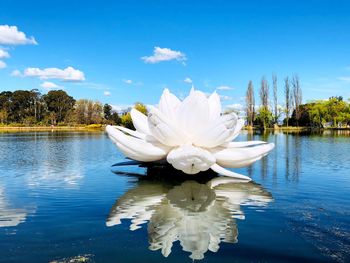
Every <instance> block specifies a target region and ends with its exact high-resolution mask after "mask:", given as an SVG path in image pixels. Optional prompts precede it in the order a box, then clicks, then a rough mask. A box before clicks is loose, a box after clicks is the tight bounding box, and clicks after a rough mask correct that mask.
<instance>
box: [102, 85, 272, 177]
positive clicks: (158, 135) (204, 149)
mask: <svg viewBox="0 0 350 263" xmlns="http://www.w3.org/2000/svg"><path fill="white" fill-rule="evenodd" d="M131 118H132V122H133V124H134V127H135V128H136V131H134V130H130V129H127V128H125V127H121V126H107V128H106V131H107V133H108V134H109V136H110V138H111V139H112V140H113V141H114V142H115V144H116V145H117V146H118V148H119V149H120V150H121V151H122V152H123V153H124V154H125V155H126V156H127V157H129V158H130V159H133V160H136V161H140V162H155V161H160V160H163V159H166V160H167V162H168V163H170V164H171V165H172V166H173V167H174V168H176V169H178V170H181V171H183V172H184V173H186V174H196V173H199V172H201V171H206V170H208V169H210V168H211V169H212V170H214V171H215V172H217V173H219V174H222V175H225V176H230V177H234V178H238V179H243V180H248V181H249V180H251V179H250V178H249V177H247V176H244V175H240V174H237V173H234V172H232V171H230V170H227V169H225V168H223V167H227V168H238V167H244V166H247V165H250V164H252V163H253V162H255V161H257V160H259V159H260V158H262V157H263V156H265V155H266V154H267V153H268V152H270V151H271V150H272V149H273V148H274V144H273V143H266V142H263V141H248V142H232V140H233V139H235V138H236V137H237V136H238V134H239V132H240V130H241V129H242V127H243V125H244V120H243V119H238V117H237V115H236V114H235V113H228V114H222V113H221V103H220V97H219V95H218V94H217V93H216V92H214V93H213V94H211V95H210V96H209V97H208V98H207V96H206V95H205V94H204V93H203V92H201V91H198V90H194V89H193V88H192V89H191V92H190V94H189V96H188V97H186V98H185V99H184V100H183V101H180V100H179V99H178V98H177V97H176V96H175V95H174V94H172V93H170V92H169V90H168V89H165V90H164V92H163V94H162V96H161V98H160V101H159V105H158V107H154V106H151V107H150V110H149V113H148V116H145V115H144V114H142V113H141V112H139V111H138V110H136V109H132V110H131Z"/></svg>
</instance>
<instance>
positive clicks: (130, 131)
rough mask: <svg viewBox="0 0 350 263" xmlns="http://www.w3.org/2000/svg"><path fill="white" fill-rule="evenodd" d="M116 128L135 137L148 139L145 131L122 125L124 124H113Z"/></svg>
mask: <svg viewBox="0 0 350 263" xmlns="http://www.w3.org/2000/svg"><path fill="white" fill-rule="evenodd" d="M113 127H114V128H116V129H118V130H120V131H122V132H125V133H127V134H129V135H131V136H133V137H135V138H139V139H142V140H145V139H146V136H147V135H146V134H144V133H141V132H138V131H134V130H130V129H128V128H125V127H122V126H113Z"/></svg>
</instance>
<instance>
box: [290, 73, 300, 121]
mask: <svg viewBox="0 0 350 263" xmlns="http://www.w3.org/2000/svg"><path fill="white" fill-rule="evenodd" d="M292 87H293V103H294V108H295V118H296V122H297V126H299V119H300V113H301V111H300V105H301V103H302V92H301V88H300V82H299V77H298V75H294V76H293V78H292Z"/></svg>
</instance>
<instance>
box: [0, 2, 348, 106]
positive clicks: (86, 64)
mask: <svg viewBox="0 0 350 263" xmlns="http://www.w3.org/2000/svg"><path fill="white" fill-rule="evenodd" d="M349 13H350V3H348V2H347V1H63V0H62V1H15V0H12V1H8V0H2V1H1V8H0V25H3V26H5V25H7V26H9V27H11V30H12V29H14V28H13V26H16V27H17V28H16V30H17V31H18V32H22V33H24V34H25V40H23V39H22V40H23V41H22V43H19V42H17V43H15V42H12V43H8V42H9V41H7V42H6V39H5V40H4V37H8V35H6V32H5V33H3V38H1V30H0V49H1V50H3V51H5V52H6V53H7V54H8V55H7V56H5V55H4V53H3V55H2V58H1V52H0V61H2V62H3V64H2V65H3V66H2V69H0V91H3V90H15V89H33V88H39V89H41V90H42V91H43V92H47V90H48V89H49V88H50V87H51V88H52V86H53V85H57V86H59V87H63V88H64V89H65V90H66V91H67V92H68V93H69V94H71V95H73V96H74V97H75V98H77V99H79V98H90V99H98V100H100V101H102V102H107V103H111V104H113V105H130V104H132V103H134V102H136V101H142V102H144V103H146V104H155V103H157V101H158V99H159V96H160V94H161V92H162V90H163V88H165V87H168V88H170V89H171V90H172V91H173V92H174V93H175V94H177V95H179V96H184V95H186V94H187V92H188V91H189V89H190V87H191V85H192V84H193V85H194V86H195V87H196V88H198V89H200V90H203V91H205V92H212V91H214V90H216V89H217V88H218V87H222V86H225V87H229V88H230V89H226V90H220V89H219V90H218V92H219V93H220V94H221V95H222V98H223V103H224V104H225V105H232V104H243V103H244V102H243V101H242V100H243V97H244V94H245V91H246V87H247V84H248V81H249V80H252V81H253V83H254V86H255V90H256V96H257V97H258V88H259V83H260V80H261V77H262V76H266V78H267V79H268V80H269V81H270V82H271V74H272V73H275V74H276V75H277V77H278V80H279V92H280V97H281V99H282V97H283V84H282V80H283V78H284V77H286V76H291V75H292V74H294V73H297V74H298V75H299V77H300V80H301V86H302V90H303V95H304V101H307V100H310V99H323V98H328V97H329V96H332V95H342V96H344V97H345V98H350V44H349V43H350V16H349ZM3 29H4V27H3ZM7 29H8V28H7ZM4 30H5V29H4ZM5 31H6V30H5ZM7 31H9V30H7ZM18 32H15V33H18ZM7 33H8V32H7ZM12 33H13V32H12ZM4 34H5V36H4ZM11 36H12V37H14V35H11ZM11 36H10V37H11ZM22 37H23V35H22ZM31 37H33V38H31ZM1 39H2V40H1ZM1 41H2V42H1ZM14 41H21V40H20V39H15V40H14ZM155 47H159V48H160V49H159V50H158V51H159V52H160V53H162V54H163V59H165V60H166V59H168V60H166V61H159V57H157V56H156V57H152V55H154V51H155ZM175 51H176V52H175ZM164 56H165V57H164ZM145 57H148V59H147V58H145ZM149 57H151V58H149ZM142 58H143V59H142ZM171 58H173V59H171ZM147 62H148V63H147ZM150 62H153V63H150ZM154 62H158V63H154ZM4 63H5V64H6V66H5V65H4ZM0 67H1V63H0ZM67 67H71V68H73V69H72V70H73V72H71V73H74V74H75V73H77V74H78V75H74V76H73V77H72V76H71V75H69V76H70V77H72V78H70V77H69V76H68V77H67V76H66V75H65V74H68V73H69V72H68V71H69V70H68V71H63V70H64V69H66V68H67ZM47 68H56V69H57V70H58V71H57V70H56V71H55V72H54V73H52V71H50V70H49V71H47V70H45V69H47ZM26 69H27V70H28V69H29V70H28V71H27V73H25V72H26V71H25V70H26ZM34 69H35V70H34ZM74 70H76V71H77V72H75V71H74ZM14 71H15V74H13V72H14ZM78 71H79V72H78ZM79 74H82V75H79ZM13 75H17V76H13ZM75 77H76V79H75ZM186 78H189V79H191V80H192V83H186V82H185V81H184V80H185V79H186ZM72 79H73V80H75V81H71V80H72ZM44 82H46V83H45V84H43V83H44ZM130 82H131V83H130ZM188 82H189V81H188ZM52 83H53V84H52ZM42 86H45V87H46V88H43V87H42ZM106 95H108V96H106ZM281 104H282V102H281Z"/></svg>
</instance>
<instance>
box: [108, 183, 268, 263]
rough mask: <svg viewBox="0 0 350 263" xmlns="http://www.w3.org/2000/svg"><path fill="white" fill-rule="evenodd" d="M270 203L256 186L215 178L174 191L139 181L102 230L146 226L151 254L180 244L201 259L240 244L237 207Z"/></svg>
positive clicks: (240, 215)
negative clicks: (127, 224) (224, 246)
mask: <svg viewBox="0 0 350 263" xmlns="http://www.w3.org/2000/svg"><path fill="white" fill-rule="evenodd" d="M272 201H273V198H272V196H271V194H270V193H269V192H267V191H266V190H264V189H263V188H262V187H261V186H260V185H258V184H255V183H252V182H248V183H242V181H240V182H238V180H236V179H234V178H227V177H217V178H214V179H212V180H211V181H209V182H207V183H206V184H201V183H198V182H196V181H185V182H183V183H182V184H181V185H177V186H172V185H170V184H168V183H161V182H158V181H142V182H139V184H138V185H137V186H136V187H135V188H133V189H130V190H128V191H127V192H126V193H125V194H124V195H122V196H121V197H120V198H119V199H118V200H117V201H116V203H115V204H114V206H113V207H112V209H111V211H110V214H109V216H108V219H107V221H106V225H107V226H108V227H112V226H115V225H119V224H121V223H122V220H125V219H130V220H131V224H130V230H131V231H134V230H137V229H139V228H141V227H142V225H143V224H146V223H147V222H148V226H147V230H148V240H149V249H150V250H161V252H162V254H163V256H165V257H167V256H169V254H170V253H171V250H172V246H173V243H174V242H176V241H179V242H180V245H181V247H182V249H183V250H184V251H187V252H190V253H191V255H190V258H192V259H193V260H199V259H203V258H204V254H205V253H206V252H207V251H208V250H210V251H212V252H217V251H218V250H219V248H220V244H221V242H225V243H237V242H238V228H237V224H236V219H241V220H242V219H245V215H244V212H243V211H242V208H241V206H248V207H249V208H253V209H259V210H261V209H263V208H264V207H267V205H268V204H269V203H270V202H272Z"/></svg>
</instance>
